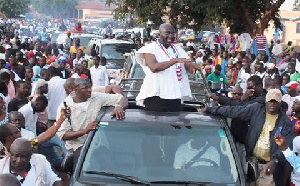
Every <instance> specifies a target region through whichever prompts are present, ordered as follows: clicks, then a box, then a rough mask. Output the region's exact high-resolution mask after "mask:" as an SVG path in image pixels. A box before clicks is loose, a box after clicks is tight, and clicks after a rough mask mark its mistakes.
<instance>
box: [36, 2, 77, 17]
mask: <svg viewBox="0 0 300 186" xmlns="http://www.w3.org/2000/svg"><path fill="white" fill-rule="evenodd" d="M31 4H32V5H33V7H34V8H35V9H36V10H37V12H38V13H40V14H46V15H51V16H54V17H57V18H59V17H60V18H62V17H65V16H68V15H69V13H70V11H72V10H73V9H74V7H75V5H76V4H77V0H31Z"/></svg>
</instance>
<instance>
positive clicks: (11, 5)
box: [0, 0, 30, 18]
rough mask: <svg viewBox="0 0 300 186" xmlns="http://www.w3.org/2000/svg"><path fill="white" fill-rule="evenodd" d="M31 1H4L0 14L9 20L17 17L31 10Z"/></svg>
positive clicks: (0, 2) (1, 2)
mask: <svg viewBox="0 0 300 186" xmlns="http://www.w3.org/2000/svg"><path fill="white" fill-rule="evenodd" d="M29 4H30V0H2V1H0V12H1V13H3V14H4V15H5V16H6V17H8V18H13V17H17V16H19V15H20V14H24V13H26V12H27V11H28V10H29Z"/></svg>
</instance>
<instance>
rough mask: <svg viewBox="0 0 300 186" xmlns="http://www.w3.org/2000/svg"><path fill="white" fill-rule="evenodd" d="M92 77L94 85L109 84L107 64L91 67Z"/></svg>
mask: <svg viewBox="0 0 300 186" xmlns="http://www.w3.org/2000/svg"><path fill="white" fill-rule="evenodd" d="M90 73H91V78H92V82H93V87H94V86H107V85H108V84H109V80H108V74H107V69H106V67H105V66H101V65H99V66H98V68H96V67H95V65H94V66H92V67H91V68H90Z"/></svg>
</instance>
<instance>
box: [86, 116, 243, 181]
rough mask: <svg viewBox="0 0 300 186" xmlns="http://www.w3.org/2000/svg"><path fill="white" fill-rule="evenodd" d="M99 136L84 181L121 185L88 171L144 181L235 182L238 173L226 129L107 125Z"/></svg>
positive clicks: (92, 148)
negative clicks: (96, 180)
mask: <svg viewBox="0 0 300 186" xmlns="http://www.w3.org/2000/svg"><path fill="white" fill-rule="evenodd" d="M105 124H106V125H100V128H99V129H98V131H97V132H96V133H95V136H94V138H93V140H92V142H91V144H90V146H89V150H88V151H87V154H86V157H85V160H84V162H83V165H82V171H81V173H82V174H81V177H83V178H84V179H85V180H86V179H88V178H93V179H97V178H98V179H99V180H98V181H100V182H105V181H108V180H109V182H113V181H116V183H117V182H118V183H119V180H116V179H115V178H112V177H106V176H103V175H102V176H101V175H95V174H93V175H91V174H88V173H87V171H98V172H103V171H104V172H112V173H117V174H123V175H128V176H133V177H136V178H138V179H139V180H144V181H150V182H151V181H175V180H184V181H198V182H199V181H201V182H212V183H228V184H235V183H236V182H237V181H238V173H237V169H236V165H235V161H234V158H233V154H232V151H231V148H230V145H229V142H228V139H227V137H226V134H225V131H224V130H223V129H220V128H218V127H204V126H190V127H188V126H187V127H184V126H178V125H177V126H174V125H159V124H153V123H152V124H147V123H143V124H131V123H125V122H115V123H111V122H110V123H105Z"/></svg>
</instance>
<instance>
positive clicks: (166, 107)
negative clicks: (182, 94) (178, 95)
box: [144, 96, 181, 112]
mask: <svg viewBox="0 0 300 186" xmlns="http://www.w3.org/2000/svg"><path fill="white" fill-rule="evenodd" d="M144 104H145V110H150V111H159V112H178V111H180V110H181V100H180V99H162V98H160V97H158V96H154V97H150V98H146V99H145V100H144Z"/></svg>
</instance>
